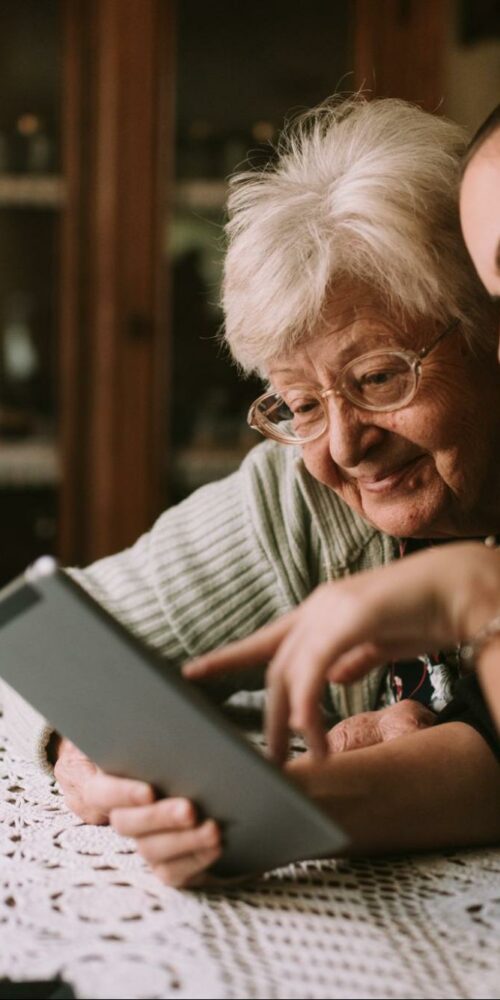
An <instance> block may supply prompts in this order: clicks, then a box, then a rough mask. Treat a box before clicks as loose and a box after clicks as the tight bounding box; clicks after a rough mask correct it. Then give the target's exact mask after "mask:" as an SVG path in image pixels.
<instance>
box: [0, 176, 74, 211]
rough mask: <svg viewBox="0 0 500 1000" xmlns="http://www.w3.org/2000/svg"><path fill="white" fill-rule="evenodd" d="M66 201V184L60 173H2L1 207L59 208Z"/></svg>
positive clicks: (0, 177)
mask: <svg viewBox="0 0 500 1000" xmlns="http://www.w3.org/2000/svg"><path fill="white" fill-rule="evenodd" d="M65 203H66V184H65V181H64V178H63V177H61V176H59V175H58V174H43V175H39V176H36V177H32V176H29V175H18V174H0V208H40V209H47V208H51V209H59V208H62V207H63V206H64V205H65Z"/></svg>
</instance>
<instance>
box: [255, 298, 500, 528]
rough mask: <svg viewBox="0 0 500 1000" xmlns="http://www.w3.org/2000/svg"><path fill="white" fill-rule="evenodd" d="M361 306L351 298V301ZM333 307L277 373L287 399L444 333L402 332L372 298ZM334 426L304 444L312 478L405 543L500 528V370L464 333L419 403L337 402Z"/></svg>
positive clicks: (447, 345)
mask: <svg viewBox="0 0 500 1000" xmlns="http://www.w3.org/2000/svg"><path fill="white" fill-rule="evenodd" d="M351 301H352V299H351ZM356 301H357V316H355V315H354V313H353V311H352V308H351V307H349V308H346V297H343V298H342V299H338V298H337V300H335V301H334V302H332V305H331V307H330V310H329V312H328V313H327V314H326V315H325V319H324V325H323V327H322V329H321V330H319V331H318V333H317V335H315V336H313V337H312V338H311V339H309V340H308V341H307V342H306V343H305V344H304V345H302V346H301V347H299V348H297V349H295V350H294V351H293V353H291V354H290V355H288V356H286V357H281V358H278V359H276V361H275V362H274V364H273V365H272V366H271V367H270V369H269V373H268V374H269V379H270V382H271V384H272V387H273V388H274V389H275V390H276V391H278V392H282V391H284V390H286V389H287V388H289V387H290V386H293V385H297V384H306V383H307V384H308V385H311V386H314V387H315V388H319V389H326V388H329V387H330V386H331V385H332V383H333V382H334V381H335V377H336V375H337V373H338V372H339V370H340V369H341V368H342V366H343V365H345V364H347V362H348V361H350V360H351V359H352V358H355V357H358V356H359V355H361V354H363V353H365V352H367V351H371V350H375V349H376V348H384V349H386V348H388V347H394V348H405V349H408V348H411V349H413V350H416V351H418V350H419V349H421V348H423V347H426V346H427V345H428V344H430V343H431V342H432V340H433V339H434V338H435V337H436V335H437V334H438V333H439V332H440V330H439V328H438V327H437V326H436V324H434V323H432V322H430V323H425V324H418V325H414V326H413V327H407V329H406V331H404V332H403V331H401V330H400V329H398V328H397V327H395V326H394V325H393V324H392V323H391V322H390V321H389V320H388V319H387V317H384V315H383V314H382V312H381V310H380V309H377V306H376V305H375V303H374V302H373V304H370V301H369V299H368V300H365V301H364V302H363V303H362V307H361V309H359V308H358V304H359V297H358V298H357V300H356ZM328 411H329V429H328V430H327V431H325V433H324V434H323V435H322V436H321V437H320V438H319V439H318V440H316V441H313V442H311V443H309V444H305V445H303V446H302V455H303V460H304V462H305V465H306V466H307V468H308V470H309V472H310V473H311V474H312V475H313V476H314V477H315V478H316V479H318V480H319V481H320V482H322V483H324V484H325V485H326V486H328V487H330V488H331V489H333V490H334V491H335V492H336V493H337V494H338V495H339V496H340V497H342V499H343V500H345V502H346V503H347V504H349V506H350V507H352V508H353V509H354V510H355V511H357V512H358V513H359V514H361V515H362V517H364V518H365V519H366V520H368V521H370V522H371V523H372V524H373V525H375V526H376V527H377V528H380V529H381V530H382V531H386V532H388V533H389V534H391V535H396V536H414V537H421V538H425V537H469V536H470V537H471V536H478V535H482V534H489V533H493V532H497V531H499V530H500V502H499V500H498V499H497V498H500V459H499V445H500V368H499V367H498V365H497V364H496V359H495V357H494V355H493V358H492V357H491V356H488V357H486V358H484V357H483V358H482V359H477V358H474V357H472V356H471V354H470V352H469V351H468V350H467V348H466V347H465V346H464V342H463V340H462V337H461V334H460V330H459V329H457V330H455V331H454V332H452V333H450V334H449V335H448V336H446V337H445V338H444V340H443V341H442V342H441V343H440V344H438V346H437V347H436V348H435V349H434V350H433V351H432V352H431V353H430V354H429V356H428V358H427V359H426V360H425V361H424V363H423V370H422V378H421V381H420V386H419V389H418V391H417V394H416V396H415V397H414V399H413V400H412V402H411V403H410V404H409V405H407V406H406V407H404V408H403V409H401V410H396V411H393V412H389V413H374V412H370V411H367V410H363V409H360V408H358V407H356V406H355V405H353V404H352V403H350V402H348V401H347V400H345V399H343V398H342V397H339V396H335V395H333V394H332V395H331V396H329V397H328Z"/></svg>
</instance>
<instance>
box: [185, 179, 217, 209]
mask: <svg viewBox="0 0 500 1000" xmlns="http://www.w3.org/2000/svg"><path fill="white" fill-rule="evenodd" d="M228 191H229V185H228V184H227V182H226V181H218V180H210V179H204V178H196V179H194V180H182V181H178V182H177V184H176V185H175V207H176V208H182V209H188V210H189V211H191V212H214V211H217V212H219V211H221V210H222V209H223V208H224V206H225V204H226V199H227V195H228Z"/></svg>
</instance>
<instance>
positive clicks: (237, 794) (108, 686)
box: [0, 557, 346, 875]
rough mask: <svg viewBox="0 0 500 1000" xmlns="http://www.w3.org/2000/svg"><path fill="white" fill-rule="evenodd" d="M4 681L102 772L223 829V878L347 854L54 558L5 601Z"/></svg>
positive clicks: (310, 808)
mask: <svg viewBox="0 0 500 1000" xmlns="http://www.w3.org/2000/svg"><path fill="white" fill-rule="evenodd" d="M0 676H1V677H3V678H4V680H5V681H7V683H8V684H10V685H11V686H12V687H13V688H15V689H16V690H17V691H18V692H19V693H20V694H21V695H22V696H23V697H24V698H25V699H26V700H27V701H29V702H31V703H32V704H33V705H34V706H35V707H36V708H37V709H38V710H39V711H40V712H41V713H42V714H43V715H44V716H45V717H46V718H47V719H49V720H50V722H51V723H52V725H53V726H54V727H55V728H56V729H57V730H58V731H59V732H61V733H63V734H64V735H65V736H67V737H68V738H69V739H71V740H72V741H73V742H74V743H75V744H76V745H77V746H78V747H80V749H81V750H83V751H84V753H86V754H87V755H88V756H89V757H90V758H91V759H92V760H94V761H96V762H97V763H98V764H99V765H100V766H101V767H102V768H103V769H104V770H106V771H108V772H110V773H113V774H117V775H124V776H127V777H131V778H138V779H142V780H145V781H148V782H150V783H152V784H153V785H154V786H155V787H156V788H157V789H158V790H159V791H160V792H161V793H164V794H169V795H181V796H186V797H187V798H190V799H192V800H193V801H194V802H195V803H196V804H197V806H198V807H199V809H200V812H201V814H202V815H206V816H213V817H214V818H215V819H217V820H218V821H219V822H220V823H221V826H222V828H223V831H224V845H225V847H224V853H223V856H222V859H221V860H220V861H219V862H218V863H217V866H216V870H217V872H218V873H219V874H224V875H236V874H242V873H246V872H256V871H264V870H268V869H271V868H274V867H277V866H279V865H283V864H286V863H287V862H290V861H294V860H297V859H300V858H314V857H321V856H326V855H331V854H333V853H335V852H336V851H338V850H339V849H340V848H341V847H342V846H343V845H344V844H345V843H346V838H345V836H344V834H343V833H342V832H341V831H340V829H339V828H338V827H337V826H336V825H335V824H334V823H333V822H332V821H331V820H330V819H329V818H327V817H326V816H325V815H324V814H323V813H322V812H321V811H320V810H319V809H318V808H316V806H314V805H313V803H312V802H311V801H310V800H309V799H307V798H306V796H305V795H303V794H302V792H300V790H299V789H298V788H296V787H295V785H293V784H292V783H291V782H290V781H289V780H288V779H287V778H285V777H284V775H283V774H282V772H280V771H279V769H278V768H276V767H275V766H274V765H273V764H271V763H270V762H269V761H267V760H265V759H264V758H263V757H262V756H261V755H260V754H259V753H258V752H257V751H256V750H255V749H254V748H253V747H251V746H250V745H249V744H248V743H247V741H246V740H245V739H244V738H243V737H242V736H241V735H240V733H239V732H238V730H237V729H236V728H235V727H233V726H232V724H231V723H230V722H229V721H228V720H226V719H225V718H224V716H223V714H222V713H221V712H220V711H219V710H218V709H217V708H216V707H215V706H213V705H212V704H211V703H210V702H209V701H208V699H207V698H206V697H205V696H204V695H203V694H202V693H201V692H200V691H199V690H198V689H196V688H195V687H194V685H192V684H189V682H188V681H186V680H184V679H183V678H182V677H180V676H179V675H178V674H177V673H176V672H175V671H174V670H172V669H169V668H168V666H167V665H166V663H165V661H164V660H162V659H161V657H159V656H158V655H157V654H155V653H154V651H152V650H150V649H149V648H148V647H146V646H145V645H144V644H143V643H142V642H140V641H139V640H138V639H136V638H135V637H134V636H132V635H131V634H130V633H129V632H128V631H127V630H126V629H125V628H124V627H123V626H122V625H121V624H120V623H119V622H117V621H116V619H114V618H113V617H112V616H111V615H109V614H108V613H107V612H106V611H105V610H104V609H103V608H102V607H101V606H100V605H99V604H97V603H96V602H95V601H94V600H93V599H92V598H91V597H90V596H89V595H88V594H87V593H86V592H85V591H83V590H82V589H81V588H80V587H79V586H78V585H77V584H76V583H75V582H74V581H73V580H72V579H71V578H70V577H69V576H67V575H66V574H65V573H64V572H62V571H61V570H59V569H57V566H56V564H55V563H54V561H53V560H51V559H49V558H48V557H45V558H44V559H42V560H39V561H38V563H35V565H34V567H31V568H30V570H28V571H27V573H26V574H25V575H24V576H23V577H20V578H19V579H18V580H16V581H14V583H13V584H10V586H9V587H7V588H6V589H5V590H4V591H2V592H1V593H0Z"/></svg>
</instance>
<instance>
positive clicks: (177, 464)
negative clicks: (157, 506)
mask: <svg viewBox="0 0 500 1000" xmlns="http://www.w3.org/2000/svg"><path fill="white" fill-rule="evenodd" d="M252 447H254V442H252V441H249V442H248V444H247V445H242V446H241V447H236V448H224V447H219V448H217V447H199V446H194V445H190V446H188V447H186V448H178V449H177V450H176V451H174V453H173V459H172V476H173V481H174V482H175V484H176V486H177V487H178V488H180V489H182V490H184V491H186V492H191V491H192V490H196V489H198V488H199V487H200V486H204V485H205V484H206V483H211V482H214V480H216V479H223V478H224V477H225V476H229V475H231V473H232V472H236V470H237V469H238V468H239V466H240V465H241V462H242V461H243V459H244V458H245V455H247V454H248V452H249V450H250V448H252Z"/></svg>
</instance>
